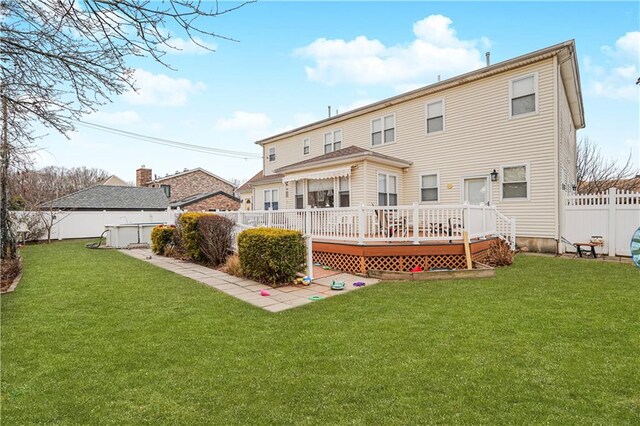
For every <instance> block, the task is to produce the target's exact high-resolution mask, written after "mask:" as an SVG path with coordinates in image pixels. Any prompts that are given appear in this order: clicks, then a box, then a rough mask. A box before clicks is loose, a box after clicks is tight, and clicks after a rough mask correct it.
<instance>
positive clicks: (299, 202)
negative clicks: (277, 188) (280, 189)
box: [296, 180, 304, 209]
mask: <svg viewBox="0 0 640 426" xmlns="http://www.w3.org/2000/svg"><path fill="white" fill-rule="evenodd" d="M303 194H304V190H303V188H302V181H301V180H297V181H296V209H303V208H304V199H303Z"/></svg>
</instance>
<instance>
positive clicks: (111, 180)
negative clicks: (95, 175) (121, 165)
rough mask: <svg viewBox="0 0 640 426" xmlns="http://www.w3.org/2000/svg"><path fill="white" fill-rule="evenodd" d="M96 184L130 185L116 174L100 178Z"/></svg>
mask: <svg viewBox="0 0 640 426" xmlns="http://www.w3.org/2000/svg"><path fill="white" fill-rule="evenodd" d="M96 185H109V186H131V185H129V184H128V183H127V182H125V181H123V180H122V179H120V178H119V177H118V176H116V175H111V176H109V177H108V178H106V179H104V180H101V181H100V182H98V183H96Z"/></svg>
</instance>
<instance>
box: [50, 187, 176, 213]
mask: <svg viewBox="0 0 640 426" xmlns="http://www.w3.org/2000/svg"><path fill="white" fill-rule="evenodd" d="M46 207H47V208H49V207H51V208H52V209H55V210H74V211H104V210H107V211H109V210H117V211H123V210H145V211H161V210H166V209H167V207H169V200H168V199H167V196H166V195H165V194H164V191H163V190H162V189H160V188H139V187H135V186H119V185H118V186H116V185H114V186H110V185H101V184H98V185H95V186H92V187H90V188H86V189H82V190H80V191H77V192H74V193H73V194H69V195H65V196H64V197H60V198H58V199H56V200H53V201H52V202H51V204H50V205H49V206H46Z"/></svg>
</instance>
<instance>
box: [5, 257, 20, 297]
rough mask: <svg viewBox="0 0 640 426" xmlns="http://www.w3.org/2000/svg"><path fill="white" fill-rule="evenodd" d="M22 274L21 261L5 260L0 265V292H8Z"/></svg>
mask: <svg viewBox="0 0 640 426" xmlns="http://www.w3.org/2000/svg"><path fill="white" fill-rule="evenodd" d="M20 272H22V262H21V259H20V258H18V259H5V260H3V261H2V262H1V265H0V277H2V278H1V279H0V292H2V293H4V292H6V291H7V290H9V287H11V284H13V281H14V280H15V279H16V278H17V277H18V276H19V275H20Z"/></svg>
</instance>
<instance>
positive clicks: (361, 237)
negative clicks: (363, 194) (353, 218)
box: [358, 203, 365, 245]
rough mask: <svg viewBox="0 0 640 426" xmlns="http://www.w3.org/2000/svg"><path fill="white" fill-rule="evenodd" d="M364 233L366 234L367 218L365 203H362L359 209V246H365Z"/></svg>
mask: <svg viewBox="0 0 640 426" xmlns="http://www.w3.org/2000/svg"><path fill="white" fill-rule="evenodd" d="M364 232H365V216H364V203H360V207H359V209H358V244H359V245H364Z"/></svg>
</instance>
